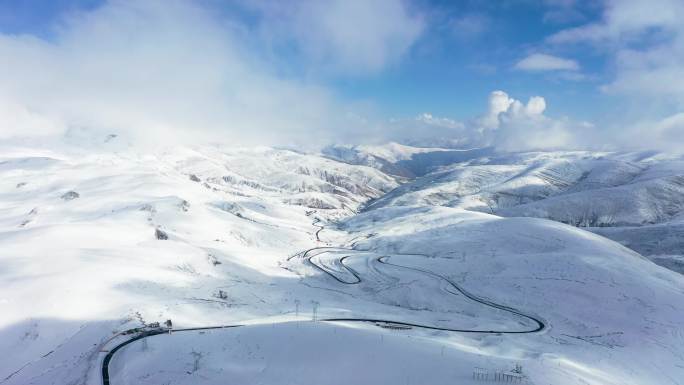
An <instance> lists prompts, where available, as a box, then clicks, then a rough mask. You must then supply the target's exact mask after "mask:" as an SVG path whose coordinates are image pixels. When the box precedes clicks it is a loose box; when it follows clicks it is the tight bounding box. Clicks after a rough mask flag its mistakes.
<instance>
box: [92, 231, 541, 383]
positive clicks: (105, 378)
mask: <svg viewBox="0 0 684 385" xmlns="http://www.w3.org/2000/svg"><path fill="white" fill-rule="evenodd" d="M318 222H319V221H318V220H316V221H314V223H313V225H314V226H316V227H319V229H318V230H317V231H316V233H315V236H316V240H317V241H320V237H319V234H320V232H321V231H322V230H323V229H324V226H322V225H318ZM335 250H338V251H347V252H350V253H357V254H361V253H363V254H370V253H372V250H359V249H351V248H342V247H330V246H326V247H315V248H311V249H309V250H306V251H304V252H302V253H298V254H295V255H293V256H290V257H289V258H287V261H291V260H292V259H294V258H298V259H301V260H303V261H305V262H306V263H307V264H308V265H309V266H312V267H313V268H315V269H317V270H319V271H321V272H322V273H324V274H326V275H327V276H329V277H331V278H332V279H334V280H335V281H337V282H339V283H341V284H344V285H357V284H360V283H361V282H362V278H361V275H360V274H359V273H358V272H357V271H356V270H354V269H353V268H351V267H349V266H348V265H346V264H345V261H346V260H348V259H350V258H352V255H344V256H342V257H341V258H338V259H334V260H333V261H332V263H327V262H326V261H323V260H320V258H316V257H317V256H319V255H320V254H322V253H318V254H314V253H315V252H316V251H324V252H325V251H335ZM393 255H396V256H410V257H422V258H429V256H428V255H425V254H399V253H393ZM390 258H391V257H390V256H387V255H384V256H375V257H373V259H372V261H371V263H379V264H384V265H387V266H393V267H395V268H400V269H406V270H410V271H413V272H417V273H420V274H424V275H428V276H430V277H432V278H437V279H439V280H443V281H444V282H446V283H447V285H448V287H450V288H452V289H455V290H456V291H457V292H458V293H460V294H462V295H463V296H465V297H466V298H468V299H469V300H472V301H474V302H477V303H480V304H482V305H485V306H488V307H491V308H494V309H497V310H502V311H505V312H508V313H510V314H512V315H515V316H518V317H522V318H524V319H527V320H528V321H531V322H532V323H533V324H534V325H535V326H533V327H530V328H527V329H521V330H481V329H456V328H446V327H439V326H435V325H425V324H417V323H411V322H404V321H399V320H387V319H372V318H324V319H320V320H319V321H321V322H364V323H373V324H380V325H382V324H384V325H387V326H402V327H415V328H421V329H428V330H439V331H448V332H458V333H487V334H528V333H537V332H540V331H542V330H544V328H545V327H546V325H545V323H544V321H542V320H541V319H539V318H537V317H535V316H534V315H531V314H527V313H524V312H523V311H521V310H517V309H515V308H512V307H509V306H506V305H502V304H498V303H495V302H493V301H491V300H488V299H484V298H481V297H478V296H476V295H474V294H472V293H470V292H469V291H467V290H465V289H463V288H462V287H460V286H459V285H458V284H456V283H455V282H454V281H452V280H451V279H450V278H448V277H446V276H444V275H441V274H437V273H435V272H432V271H429V270H424V269H420V268H416V267H409V266H404V265H399V264H396V263H391V262H389V260H390ZM338 274H339V275H347V276H348V278H351V279H348V280H347V279H342V278H340V277H339V276H338ZM446 292H448V293H451V294H454V295H457V294H456V293H453V292H451V291H450V290H446ZM240 326H243V325H219V326H206V327H197V328H185V329H174V330H173V333H179V332H187V331H197V330H211V329H225V328H236V327H240ZM165 333H168V331H167V330H163V329H159V330H150V331H145V332H142V333H141V334H139V335H137V336H135V337H133V338H131V339H129V340H126V341H124V342H122V343H120V344H118V345H116V346H115V347H113V348H112V349H111V350H110V351H109V352H108V353H107V355H106V356H105V357H104V359H103V361H102V383H103V385H110V378H109V364H110V362H111V360H112V358H113V357H114V354H116V352H117V351H119V350H120V349H121V348H123V347H125V346H126V345H128V344H131V343H133V342H135V341H138V340H140V339H143V338H147V337H151V336H155V335H159V334H165Z"/></svg>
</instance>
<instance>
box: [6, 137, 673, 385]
mask: <svg viewBox="0 0 684 385" xmlns="http://www.w3.org/2000/svg"><path fill="white" fill-rule="evenodd" d="M112 142H113V143H109V142H108V143H106V145H105V144H103V145H101V146H97V147H93V148H92V149H89V150H85V149H83V148H80V147H73V146H64V147H56V146H38V145H34V146H30V145H17V144H12V145H10V144H6V145H2V146H0V314H1V315H2V316H1V317H0V353H2V356H1V357H2V358H0V384H3V385H4V384H8V385H9V384H15V385H16V384H112V385H115V384H116V385H119V384H121V385H123V384H331V385H334V384H373V385H379V384H414V385H424V384H479V383H488V382H506V381H508V382H517V383H524V384H537V385H547V384H554V385H562V384H614V385H623V384H635V385H636V384H683V383H684V275H682V274H680V273H678V272H676V271H677V270H678V269H680V270H679V271H684V270H682V269H681V267H682V265H683V264H684V263H683V262H682V261H683V259H682V258H683V257H682V255H684V252H683V251H682V250H684V246H683V244H684V237H683V236H682V229H684V159H682V158H680V157H677V156H672V155H664V154H655V153H596V152H591V153H590V152H543V153H541V152H535V153H514V154H501V153H497V152H495V151H494V150H492V149H486V148H485V149H472V150H460V151H457V150H448V149H435V148H415V147H409V146H403V145H398V144H388V145H383V146H333V147H328V148H326V149H324V150H323V151H322V153H320V154H315V153H302V152H298V151H293V150H289V149H276V148H267V147H260V148H234V147H222V146H218V145H211V146H210V145H207V146H195V147H189V146H187V147H172V148H166V149H164V150H158V151H147V152H146V151H141V150H134V149H132V148H128V147H126V146H118V147H117V146H115V144H116V143H115V142H116V139H114V140H113V141H112ZM110 146H111V147H110ZM57 148H61V149H60V150H57ZM616 241H617V242H616ZM646 257H648V258H646ZM654 261H655V262H657V263H658V264H656V263H654ZM659 265H662V266H659ZM666 267H667V268H666ZM167 320H170V321H171V322H170V324H166V321H167Z"/></svg>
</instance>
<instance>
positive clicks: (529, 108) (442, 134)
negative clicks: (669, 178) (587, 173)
mask: <svg viewBox="0 0 684 385" xmlns="http://www.w3.org/2000/svg"><path fill="white" fill-rule="evenodd" d="M545 111H546V100H545V99H544V98H543V97H541V96H532V97H530V98H529V99H528V101H527V103H523V102H521V101H520V100H517V99H515V98H512V97H510V96H509V95H508V94H507V93H506V92H504V91H501V90H497V91H493V92H491V93H490V94H489V98H488V101H487V109H486V111H485V113H483V114H482V115H481V116H479V117H476V118H473V119H471V120H469V121H467V122H459V121H456V120H453V119H448V118H440V117H435V116H433V115H432V114H422V115H420V116H418V117H416V118H414V119H407V120H395V121H393V122H392V126H391V127H392V130H393V133H394V135H393V136H392V139H393V140H396V141H398V142H401V143H406V144H413V145H419V146H428V147H432V146H436V147H439V146H442V147H454V148H468V147H488V146H492V147H495V148H497V149H499V150H502V151H527V150H555V149H573V150H574V149H589V148H597V147H596V142H595V141H593V140H591V139H592V137H593V136H595V135H594V134H595V129H594V126H593V125H592V124H591V123H588V122H578V121H574V120H572V119H569V118H566V117H562V118H552V117H549V116H547V115H545V114H544V112H545Z"/></svg>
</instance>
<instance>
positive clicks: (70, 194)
mask: <svg viewBox="0 0 684 385" xmlns="http://www.w3.org/2000/svg"><path fill="white" fill-rule="evenodd" d="M80 196H81V195H80V194H79V193H77V192H76V191H67V192H65V193H64V194H62V196H61V198H62V199H64V200H65V201H70V200H73V199H76V198H79V197H80Z"/></svg>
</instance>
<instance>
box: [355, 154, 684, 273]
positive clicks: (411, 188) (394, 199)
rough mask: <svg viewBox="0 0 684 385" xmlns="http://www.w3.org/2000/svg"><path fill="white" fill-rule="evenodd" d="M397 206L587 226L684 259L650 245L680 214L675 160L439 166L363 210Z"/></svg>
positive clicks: (680, 172) (673, 247)
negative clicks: (536, 219)
mask: <svg viewBox="0 0 684 385" xmlns="http://www.w3.org/2000/svg"><path fill="white" fill-rule="evenodd" d="M404 205H437V206H448V207H458V208H464V209H468V210H474V211H482V212H488V213H495V214H496V215H500V216H506V217H519V216H524V217H537V218H548V219H552V220H555V221H559V222H563V223H568V224H571V225H573V226H579V227H586V228H591V229H592V231H595V232H597V233H600V234H603V235H605V236H608V237H610V238H611V239H614V240H618V241H619V242H621V243H623V244H624V245H628V246H629V247H630V248H632V249H633V250H636V251H638V252H641V253H644V254H645V255H648V256H652V257H653V258H654V259H655V258H659V256H665V255H684V249H682V248H681V247H680V246H677V245H678V243H677V242H660V243H658V244H655V241H656V240H657V239H659V238H660V237H661V236H663V235H664V234H666V233H667V232H670V233H671V232H673V231H676V229H677V226H678V225H677V223H678V221H680V220H681V218H682V216H683V215H684V161H683V160H682V159H681V158H680V157H676V156H666V155H664V154H655V155H654V154H644V153H592V152H544V153H518V154H497V155H492V156H487V157H481V158H477V159H470V160H468V161H467V162H459V163H455V164H452V165H448V166H444V167H441V168H438V169H437V170H436V171H433V172H431V173H428V174H427V175H425V176H422V177H419V178H417V179H415V180H413V181H411V182H410V183H406V184H404V185H402V186H400V187H399V188H397V189H395V190H394V191H391V192H390V193H388V194H386V195H384V196H382V197H381V198H379V199H377V200H375V201H373V202H371V203H370V204H368V205H367V207H366V209H367V210H370V209H374V208H379V207H387V206H404ZM655 225H657V226H655ZM651 227H652V228H651ZM635 228H641V230H637V229H635ZM657 234H660V235H657ZM666 259H670V258H666ZM664 264H667V265H668V266H672V263H671V262H664Z"/></svg>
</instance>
